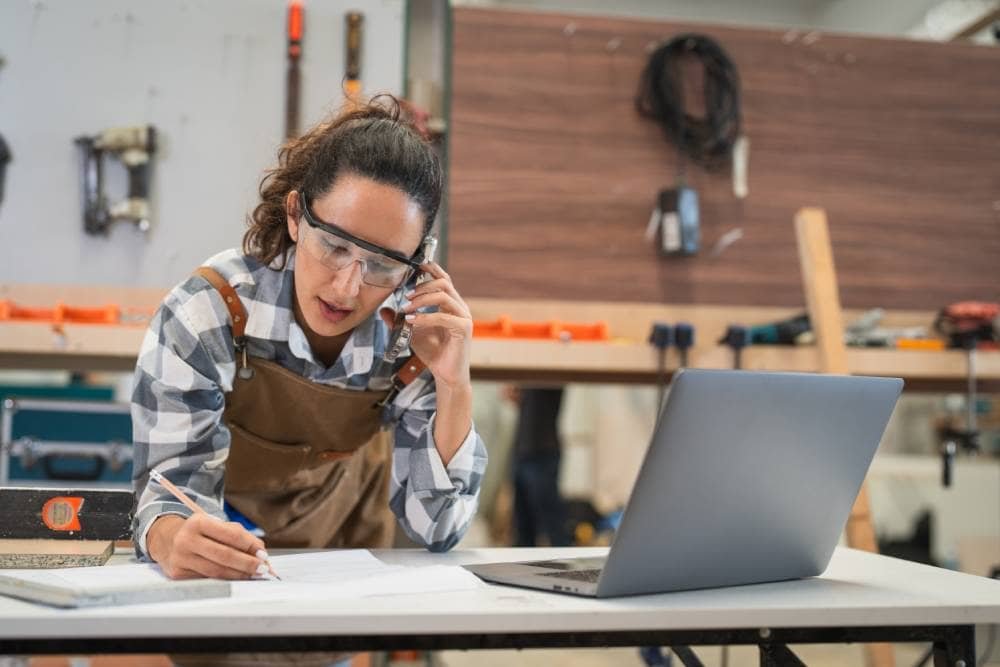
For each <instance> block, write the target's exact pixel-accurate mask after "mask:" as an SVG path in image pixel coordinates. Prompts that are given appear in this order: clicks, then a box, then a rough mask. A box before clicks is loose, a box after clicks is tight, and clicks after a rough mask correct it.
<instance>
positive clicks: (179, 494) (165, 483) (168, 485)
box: [149, 470, 281, 581]
mask: <svg viewBox="0 0 1000 667" xmlns="http://www.w3.org/2000/svg"><path fill="white" fill-rule="evenodd" d="M149 478H150V479H152V480H153V481H154V482H156V483H157V484H159V485H160V486H162V487H163V488H164V489H166V490H167V491H169V492H170V493H171V495H173V497H174V498H176V499H177V500H179V501H181V502H182V503H184V505H185V506H186V507H187V508H188V509H190V510H191V511H192V512H197V513H198V514H206V515H207V514H208V512H206V511H205V510H204V509H202V507H201V505H199V504H198V503H196V502H195V501H193V500H191V499H190V498H188V497H187V494H186V493H184V492H183V491H181V490H180V489H178V488H177V487H176V486H175V485H174V483H173V482H171V481H170V480H169V479H167V478H166V477H164V476H163V475H162V474H161V473H160V471H159V470H150V471H149ZM265 562H266V563H267V569H268V570H270V572H271V576H272V577H274V578H275V579H277V580H278V581H281V577H279V576H278V575H277V574H276V573H275V571H274V568H273V567H272V566H271V562H270V561H265Z"/></svg>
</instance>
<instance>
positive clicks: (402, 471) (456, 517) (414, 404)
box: [389, 372, 487, 551]
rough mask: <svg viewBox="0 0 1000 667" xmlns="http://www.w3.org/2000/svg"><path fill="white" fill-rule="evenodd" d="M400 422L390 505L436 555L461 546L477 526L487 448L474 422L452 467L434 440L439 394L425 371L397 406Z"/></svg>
mask: <svg viewBox="0 0 1000 667" xmlns="http://www.w3.org/2000/svg"><path fill="white" fill-rule="evenodd" d="M391 412H392V414H391V419H392V421H393V422H394V423H395V445H394V448H393V465H392V486H391V488H390V500H389V505H390V506H391V507H392V511H393V513H395V515H396V517H397V518H398V519H399V523H400V525H401V526H402V527H403V529H404V530H405V531H406V533H407V535H409V537H410V539H412V540H414V541H416V542H417V543H419V544H422V545H424V546H426V547H427V548H428V549H429V550H431V551H447V550H448V549H451V548H452V547H453V546H455V545H456V544H457V543H458V541H459V540H461V539H462V536H463V535H465V532H466V531H467V530H468V528H469V525H470V524H471V522H472V518H473V516H474V515H475V513H476V508H477V506H478V503H479V487H480V485H481V483H482V479H483V474H484V473H485V471H486V462H487V455H486V446H485V444H484V443H483V440H482V438H480V437H479V434H478V433H477V432H476V427H475V425H474V424H473V426H472V428H471V429H470V430H469V434H468V435H467V436H466V438H465V441H464V442H463V443H462V445H461V446H460V447H459V449H458V451H457V452H456V453H455V455H454V456H453V457H452V459H451V461H450V462H449V463H448V465H447V466H445V465H444V462H442V460H441V455H440V454H439V453H438V450H437V447H436V445H435V442H434V416H435V412H436V395H435V391H434V382H433V380H432V379H431V378H430V377H429V373H427V372H425V373H424V375H423V376H421V377H420V378H419V379H418V380H416V381H414V382H413V383H412V384H410V385H409V386H407V387H406V388H405V389H404V390H403V391H401V392H400V394H399V396H397V397H396V400H395V401H394V402H393V404H392V406H391Z"/></svg>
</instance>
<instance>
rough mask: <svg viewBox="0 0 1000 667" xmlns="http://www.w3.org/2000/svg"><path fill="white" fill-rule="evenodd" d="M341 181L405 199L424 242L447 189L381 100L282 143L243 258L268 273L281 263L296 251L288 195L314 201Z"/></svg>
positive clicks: (393, 109)
mask: <svg viewBox="0 0 1000 667" xmlns="http://www.w3.org/2000/svg"><path fill="white" fill-rule="evenodd" d="M345 174H352V175H356V176H363V177H366V178H370V179H372V180H374V181H377V182H379V183H383V184H385V185H393V186H395V187H397V188H399V189H400V190H402V191H403V192H405V193H406V194H407V195H408V196H409V197H410V198H411V199H413V201H415V202H416V203H417V204H418V205H419V206H420V208H421V210H423V212H424V216H425V222H424V234H425V235H426V234H427V232H429V231H430V228H431V225H433V224H434V217H435V216H436V215H437V211H438V207H439V206H440V205H441V191H442V189H443V187H444V177H443V175H442V171H441V163H440V160H439V159H438V157H437V154H436V153H435V152H434V150H433V148H432V147H431V145H430V143H429V142H428V141H427V140H426V139H424V138H423V137H422V136H421V135H420V133H419V132H418V131H417V129H416V128H415V127H414V126H413V125H412V124H411V123H410V122H409V121H408V120H406V119H404V118H403V116H402V112H401V110H400V104H399V101H398V100H397V99H396V98H394V97H392V96H391V95H380V96H378V97H376V98H373V99H372V100H371V101H370V102H368V103H367V104H365V105H363V106H361V107H357V108H354V109H352V110H350V111H347V112H345V113H342V114H341V115H339V116H337V117H336V118H334V119H332V120H329V121H326V122H323V123H320V124H319V125H316V126H315V127H313V128H312V129H310V130H309V131H308V132H306V133H305V134H303V135H302V136H301V137H298V138H296V139H290V140H288V141H287V142H285V144H284V145H283V146H282V147H281V150H280V151H278V166H276V167H274V168H272V169H269V170H267V173H266V174H265V175H264V178H263V179H262V180H261V182H260V203H259V204H257V206H256V207H255V208H254V210H253V213H251V214H250V215H249V216H248V218H247V226H248V227H249V229H247V231H246V233H245V234H244V235H243V252H245V253H246V254H248V255H251V256H253V257H255V258H257V259H258V260H260V261H261V262H263V263H264V264H266V265H270V264H271V262H272V261H274V260H275V259H276V258H278V257H282V258H283V257H285V253H286V251H287V250H288V248H289V247H290V246H292V245H293V244H294V241H292V237H291V236H290V235H289V234H288V225H287V223H286V220H287V212H286V210H285V200H286V198H287V197H288V193H289V192H291V191H292V190H298V191H300V192H302V193H303V194H304V195H305V196H306V198H307V199H309V200H315V199H317V198H319V197H322V196H323V195H324V194H326V193H327V192H329V190H330V189H331V188H332V187H333V184H334V183H335V182H336V180H337V178H338V177H339V176H342V175H345Z"/></svg>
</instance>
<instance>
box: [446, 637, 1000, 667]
mask: <svg viewBox="0 0 1000 667" xmlns="http://www.w3.org/2000/svg"><path fill="white" fill-rule="evenodd" d="M984 642H985V639H984V638H980V640H979V642H978V643H977V650H979V651H982V650H983V649H984V648H985V643H984ZM895 648H896V665H897V667H910V666H911V665H915V664H916V662H917V660H919V659H920V658H921V657H923V654H924V652H925V651H926V649H927V647H926V646H923V645H918V644H899V645H896V647H895ZM792 649H793V650H794V651H795V654H796V655H797V656H798V657H799V658H800V659H801V660H802V661H803V662H804V663H806V664H807V665H809V666H810V667H835V666H836V667H841V666H845V665H851V666H853V665H864V664H865V657H864V653H863V649H862V647H861V646H858V645H847V646H844V645H839V644H838V645H827V644H817V645H810V646H794V647H792ZM695 653H696V654H697V655H698V657H699V658H700V659H701V661H702V662H704V663H705V666H706V667H721V666H722V664H723V662H722V649H720V648H715V647H707V648H699V649H696V650H695ZM438 664H439V665H441V666H442V667H501V666H510V665H518V666H519V667H543V666H544V667H608V666H611V665H614V666H615V667H643V665H644V663H643V662H642V660H641V659H640V658H639V653H638V651H637V650H636V649H620V648H616V649H577V650H564V649H551V650H537V651H536V650H532V651H445V652H442V653H439V654H438ZM726 664H727V665H728V667H755V666H756V665H759V664H760V662H759V659H758V655H757V649H756V648H754V647H750V646H735V647H732V648H730V649H729V660H728V662H727V663H726ZM983 664H984V665H1000V647H994V651H993V659H992V660H991V661H990V662H988V663H983ZM674 665H675V667H681V664H680V662H679V661H678V660H674Z"/></svg>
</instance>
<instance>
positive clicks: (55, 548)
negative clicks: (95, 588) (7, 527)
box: [0, 539, 115, 569]
mask: <svg viewBox="0 0 1000 667" xmlns="http://www.w3.org/2000/svg"><path fill="white" fill-rule="evenodd" d="M114 550H115V543H114V541H113V540H70V541H67V540H53V539H38V540H6V539H0V568H24V569H33V568H53V567H92V566H95V565H104V564H105V563H106V562H108V559H109V558H111V554H112V553H114Z"/></svg>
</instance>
